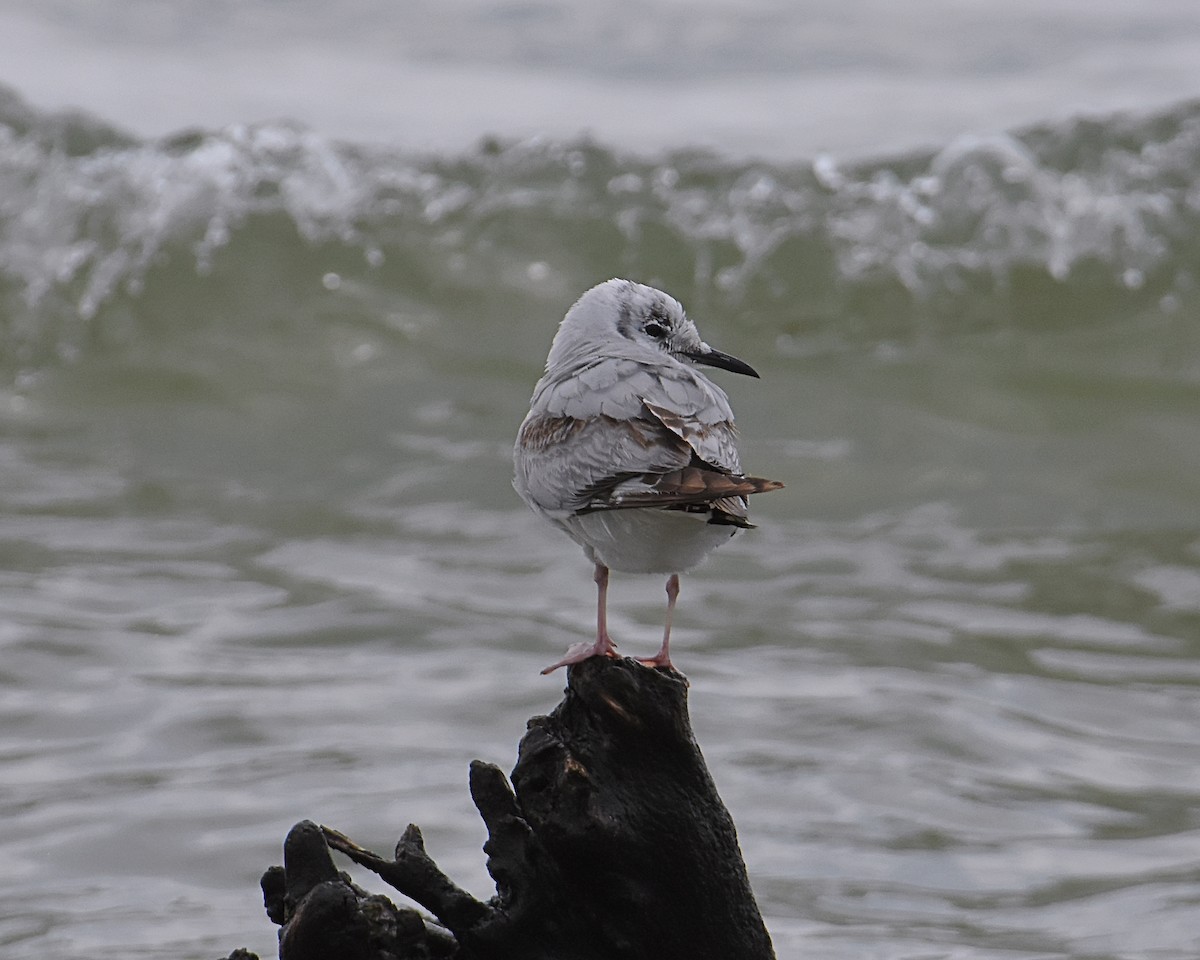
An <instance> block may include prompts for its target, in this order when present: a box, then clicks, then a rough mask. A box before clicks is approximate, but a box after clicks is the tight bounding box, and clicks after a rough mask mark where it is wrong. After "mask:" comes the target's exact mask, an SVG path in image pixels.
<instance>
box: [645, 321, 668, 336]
mask: <svg viewBox="0 0 1200 960" xmlns="http://www.w3.org/2000/svg"><path fill="white" fill-rule="evenodd" d="M643 329H644V330H645V331H646V332H647V333H648V334H650V336H652V337H661V336H663V334H665V333H666V332H667V329H666V327H664V326H663V325H662V324H661V323H648V324H646V326H645V327H643Z"/></svg>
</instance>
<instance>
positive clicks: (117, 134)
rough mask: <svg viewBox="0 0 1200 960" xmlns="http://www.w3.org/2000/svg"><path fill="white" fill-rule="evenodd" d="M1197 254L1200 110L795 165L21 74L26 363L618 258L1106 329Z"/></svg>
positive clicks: (850, 318)
mask: <svg viewBox="0 0 1200 960" xmlns="http://www.w3.org/2000/svg"><path fill="white" fill-rule="evenodd" d="M1198 264H1200V101H1191V102H1187V103H1183V104H1179V105H1176V106H1172V107H1170V108H1167V109H1163V110H1161V111H1158V112H1154V113H1147V114H1144V115H1137V116H1134V115H1119V116H1111V117H1103V118H1079V119H1074V120H1068V121H1063V122H1059V123H1055V124H1048V125H1044V126H1039V127H1035V128H1029V129H1024V130H1019V131H1015V132H1013V133H1011V134H1008V135H993V136H986V137H983V136H979V137H963V138H960V139H958V140H955V141H954V142H952V143H949V144H947V145H946V146H944V147H943V148H942V149H939V150H931V151H927V152H922V153H912V154H908V155H905V156H901V157H891V158H884V159H879V160H872V161H857V162H845V161H839V160H838V159H837V158H833V157H829V156H821V157H817V158H815V159H812V160H797V162H796V163H794V164H790V165H784V164H770V163H758V162H746V161H736V162H735V161H730V160H727V159H724V158H722V157H719V156H716V155H714V154H711V153H705V152H700V151H693V150H686V149H680V150H675V151H672V152H670V153H668V154H666V155H663V156H659V157H654V158H647V157H631V156H624V155H620V154H618V153H616V152H614V151H612V150H609V149H606V148H605V147H604V146H602V145H599V144H596V143H592V142H588V141H576V142H570V143H557V142H547V141H540V140H532V141H522V142H513V143H505V142H500V141H495V140H485V141H481V143H480V144H479V146H478V147H477V149H475V150H473V151H471V152H470V153H467V154H464V155H461V156H427V155H419V154H416V153H413V152H409V151H405V150H404V149H402V148H399V147H379V146H365V145H358V144H346V143H339V142H335V141H331V140H329V139H327V138H325V137H322V136H320V135H318V134H317V133H314V132H313V131H311V130H307V129H304V128H302V127H299V126H296V125H290V124H286V123H270V124H257V125H247V126H234V127H229V128H226V129H222V130H216V131H190V132H183V133H180V134H178V135H176V136H173V137H169V138H165V139H161V140H152V141H143V140H138V139H137V138H134V137H131V136H128V135H126V134H124V133H122V132H121V131H119V130H116V129H114V128H111V127H109V126H107V125H105V124H104V123H103V122H101V121H98V120H95V119H93V118H89V117H86V116H82V115H76V114H49V113H40V112H38V111H36V110H34V109H32V108H30V107H29V106H28V105H26V104H24V103H23V102H22V101H21V100H20V99H19V98H18V97H17V96H16V95H15V94H13V93H12V92H11V91H0V309H2V310H3V318H2V323H0V338H2V339H0V345H2V347H3V354H4V356H5V357H6V358H8V362H9V365H10V366H13V367H16V368H29V367H34V368H36V367H38V366H40V365H43V364H46V363H53V362H60V361H61V360H63V359H68V360H69V359H70V358H72V357H75V356H78V355H79V354H80V353H81V352H85V351H87V350H89V349H93V348H94V347H95V346H96V345H97V344H101V345H105V346H108V347H112V346H114V345H115V346H117V347H118V348H120V346H121V345H122V344H125V343H129V342H132V341H136V340H138V339H139V338H141V337H143V336H145V335H146V333H147V332H148V331H159V332H161V331H163V330H166V331H168V332H170V331H173V330H177V329H183V328H188V329H194V328H195V327H196V326H198V325H199V326H203V325H204V324H207V323H216V322H221V323H225V324H232V325H234V326H235V327H237V328H239V329H245V330H252V329H253V328H254V326H255V324H258V323H263V322H269V323H270V324H272V325H275V326H278V324H280V323H283V324H288V323H311V322H316V323H319V322H320V317H321V315H322V311H323V310H327V306H321V305H319V304H316V301H317V300H319V296H317V297H315V299H314V296H315V295H316V294H322V293H330V294H332V293H335V292H336V293H337V294H338V295H339V296H340V297H341V300H340V306H339V309H340V310H348V311H351V312H354V313H356V314H357V316H358V318H359V319H360V320H361V321H362V322H364V323H366V324H369V325H377V326H380V327H383V328H386V327H389V326H392V327H394V326H395V325H396V323H397V321H396V319H395V318H396V316H397V311H396V309H395V304H396V303H401V304H404V305H405V310H407V311H408V313H410V314H413V315H416V314H427V315H437V313H438V312H439V308H440V305H441V304H443V303H445V302H447V301H452V300H461V299H463V298H467V299H479V298H481V297H484V296H487V297H496V296H503V297H506V298H509V299H510V300H514V301H516V302H524V303H529V302H531V301H539V300H544V299H554V300H556V301H558V302H561V300H563V299H564V298H567V297H569V296H571V295H573V294H574V293H576V292H578V291H579V290H581V289H583V288H584V287H586V286H588V285H590V284H591V283H592V282H595V281H596V280H597V279H602V278H604V277H606V276H611V275H618V274H625V275H633V276H636V277H638V278H641V279H645V280H648V281H650V282H658V283H662V284H664V285H666V286H668V287H670V288H671V289H672V290H673V291H674V292H676V293H677V294H679V295H680V296H681V297H683V298H684V299H685V300H687V301H688V302H689V303H695V304H700V305H703V307H704V309H705V310H706V312H707V314H715V315H716V316H717V317H718V322H720V320H719V318H721V317H725V318H729V317H733V316H736V317H738V321H739V322H740V323H743V324H745V325H747V326H749V327H751V328H761V329H763V330H764V331H765V332H767V333H769V334H771V335H774V336H776V337H782V338H785V339H786V338H792V340H796V339H797V338H799V339H801V340H802V339H803V338H804V337H805V336H808V335H810V334H813V333H818V332H830V331H832V332H835V333H836V334H837V335H839V336H842V337H845V338H849V339H854V340H867V341H872V340H876V341H883V340H894V339H896V338H905V337H909V336H914V335H920V336H929V335H931V334H933V335H936V334H939V333H951V334H953V333H956V332H959V331H962V330H975V329H980V328H988V327H996V326H1008V325H1015V326H1019V327H1022V326H1037V327H1042V326H1047V325H1058V324H1063V323H1075V324H1078V323H1093V322H1101V321H1104V320H1109V319H1112V318H1114V317H1115V318H1121V317H1129V316H1135V315H1144V314H1145V313H1147V312H1154V313H1158V314H1171V313H1178V312H1181V311H1184V310H1187V309H1190V308H1194V307H1195V304H1196V302H1197V299H1198V297H1197V265H1198ZM401 312H404V311H401ZM710 326H711V324H710Z"/></svg>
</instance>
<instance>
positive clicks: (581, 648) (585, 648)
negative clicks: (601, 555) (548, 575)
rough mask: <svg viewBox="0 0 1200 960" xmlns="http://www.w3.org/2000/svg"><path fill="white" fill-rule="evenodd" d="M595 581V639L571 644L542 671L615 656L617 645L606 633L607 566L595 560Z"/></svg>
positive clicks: (550, 671)
mask: <svg viewBox="0 0 1200 960" xmlns="http://www.w3.org/2000/svg"><path fill="white" fill-rule="evenodd" d="M593 579H594V580H595V581H596V639H595V641H594V642H592V643H588V642H587V641H583V642H581V643H575V644H572V645H571V648H570V649H569V650H568V651H567V655H566V656H565V657H563V658H562V659H561V660H559V661H558V662H557V663H552V664H550V666H548V667H547V668H546V669H545V670H543V671H542V673H544V674H545V673H553V672H554V671H555V670H557V669H558V668H559V667H569V666H571V664H573V663H582V662H583V661H584V660H588V659H590V658H591V657H615V656H617V645H616V644H615V643H614V642H613V638H612V637H610V636H609V635H608V567H606V566H605V565H604V564H602V563H600V562H599V561H596V571H595V573H594V575H593Z"/></svg>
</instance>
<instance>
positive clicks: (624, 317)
mask: <svg viewBox="0 0 1200 960" xmlns="http://www.w3.org/2000/svg"><path fill="white" fill-rule="evenodd" d="M633 329H634V323H633V314H632V313H630V311H629V303H628V302H625V301H623V302H622V303H621V306H620V309H619V312H618V314H617V333H619V334H620V335H621V336H623V337H624V338H625V339H626V340H632V339H633Z"/></svg>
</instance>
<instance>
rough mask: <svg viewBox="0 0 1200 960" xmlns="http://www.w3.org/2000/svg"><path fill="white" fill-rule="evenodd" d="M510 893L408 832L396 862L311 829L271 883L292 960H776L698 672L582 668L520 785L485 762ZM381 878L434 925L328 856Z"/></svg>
mask: <svg viewBox="0 0 1200 960" xmlns="http://www.w3.org/2000/svg"><path fill="white" fill-rule="evenodd" d="M470 785H471V796H472V799H473V800H474V802H475V806H476V807H477V808H478V809H479V812H480V815H481V816H482V817H483V820H484V823H485V824H486V825H487V829H488V840H487V843H486V844H485V845H484V851H485V852H486V853H487V856H488V861H487V867H488V871H489V873H490V874H491V875H492V878H493V879H494V880H495V882H496V896H494V897H493V898H492V899H491V900H489V901H488V902H487V903H481V902H479V901H478V900H476V899H474V898H473V897H472V896H471V895H470V894H468V893H466V892H465V891H463V890H462V889H461V888H459V887H458V886H456V885H455V884H454V883H453V882H452V881H451V880H450V879H449V878H448V877H447V876H446V875H445V874H444V873H442V871H441V870H440V869H438V867H437V865H436V864H435V863H434V861H433V860H432V859H431V858H430V857H429V855H428V853H427V852H426V851H425V845H424V842H423V840H422V838H421V833H420V830H418V829H417V828H416V827H415V826H409V828H408V829H407V830H405V832H404V835H403V836H402V837H401V839H400V842H399V843H398V844H397V846H396V851H395V855H394V856H393V857H392V858H391V859H387V858H383V857H379V856H378V855H376V854H373V853H371V852H370V851H369V850H365V849H363V848H362V847H360V846H358V845H357V844H356V843H354V842H353V841H352V840H350V839H349V838H348V837H346V836H345V835H344V834H342V833H339V832H338V831H336V830H333V829H330V828H328V827H317V826H316V825H315V824H311V823H308V822H304V823H301V824H298V825H297V826H296V827H294V828H293V830H292V832H291V833H290V834H289V836H288V840H287V843H286V844H285V848H284V867H283V869H282V870H280V869H279V868H278V867H276V868H272V870H269V871H268V872H267V874H266V875H264V877H263V891H264V897H265V900H266V903H267V909H268V913H269V915H270V916H271V918H272V919H273V920H275V921H276V922H277V923H282V924H283V928H282V930H281V933H280V957H281V958H283V960H310V958H313V960H315V958H318V957H337V958H340V960H384V958H385V957H386V958H395V960H429V958H434V957H453V958H455V960H703V958H709V957H711V958H714V960H716V958H721V960H725V958H738V960H770V958H773V957H774V953H773V950H772V947H771V941H770V938H769V937H768V935H767V931H766V928H765V927H764V926H763V922H762V917H761V915H760V914H759V911H758V906H757V904H756V903H755V900H754V894H753V892H752V891H751V889H750V882H749V879H748V878H747V875H746V869H745V866H744V864H743V862H742V856H741V851H740V849H739V848H738V843H737V834H736V832H735V830H734V825H733V820H732V819H731V818H730V816H729V813H728V811H727V810H726V809H725V806H724V805H723V804H722V803H721V799H720V797H719V796H718V795H717V791H716V788H715V786H714V785H713V782H712V779H711V777H710V776H709V774H708V769H707V767H706V766H705V764H704V758H703V756H702V755H701V753H700V748H699V747H698V746H697V744H696V741H695V738H694V737H693V736H692V730H691V724H690V721H689V719H688V712H687V681H686V680H685V679H684V678H683V676H681V675H680V674H678V673H676V672H674V671H672V670H657V669H652V668H650V667H646V666H643V665H642V664H640V663H638V662H636V661H633V660H627V659H609V658H602V657H594V658H592V659H590V660H587V661H585V662H583V663H580V664H577V665H576V666H573V667H571V668H570V670H569V671H568V683H567V691H566V695H565V696H564V698H563V700H562V702H561V703H560V704H559V705H558V706H557V707H556V708H555V710H554V711H553V712H552V713H551V714H550V715H549V716H546V717H535V718H534V719H533V720H531V721H530V722H529V727H528V730H527V732H526V734H525V736H524V738H523V739H522V741H521V747H520V755H519V758H518V760H517V765H516V767H515V768H514V769H513V772H512V786H511V787H510V786H509V782H508V780H507V779H506V778H505V776H504V774H503V773H502V772H501V771H500V769H499V768H497V767H495V766H493V765H491V764H486V763H481V762H478V761H476V762H475V763H473V764H472V765H471V777H470ZM330 849H334V850H338V851H340V852H342V853H344V854H346V855H347V856H349V857H350V858H351V859H352V860H354V861H355V862H356V863H359V864H361V865H363V866H365V867H367V868H368V869H369V870H371V871H373V872H374V873H376V874H377V875H378V876H379V877H380V878H381V879H383V880H384V881H385V882H387V883H389V884H390V885H392V886H393V887H394V888H395V889H397V890H399V891H400V892H401V893H403V894H404V895H405V896H406V897H409V898H411V899H412V900H414V901H416V902H417V903H418V904H420V905H421V906H423V907H424V908H425V909H426V910H428V911H430V912H431V913H432V914H433V915H434V916H435V917H437V921H434V920H433V919H431V918H428V917H422V916H421V915H420V914H419V913H417V911H414V910H411V909H407V910H406V909H401V908H397V907H395V906H393V905H392V904H391V903H390V902H389V901H387V900H385V899H384V898H382V897H379V896H370V895H369V894H367V893H366V892H365V891H363V890H361V889H359V888H358V887H357V886H355V885H354V884H353V883H352V882H351V881H350V880H349V878H348V877H346V876H345V875H344V874H340V873H338V871H337V869H336V867H334V865H333V862H332V860H331V858H330V855H329V850H330Z"/></svg>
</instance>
